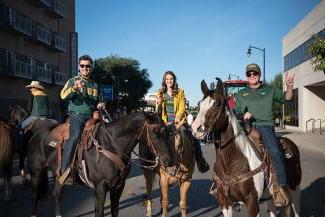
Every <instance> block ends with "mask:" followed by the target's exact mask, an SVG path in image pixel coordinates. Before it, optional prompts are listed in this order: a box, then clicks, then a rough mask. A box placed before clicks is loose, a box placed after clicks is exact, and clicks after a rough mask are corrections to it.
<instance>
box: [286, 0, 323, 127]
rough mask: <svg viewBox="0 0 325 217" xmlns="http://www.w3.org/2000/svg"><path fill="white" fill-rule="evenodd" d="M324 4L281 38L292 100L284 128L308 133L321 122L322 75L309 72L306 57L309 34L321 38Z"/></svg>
mask: <svg viewBox="0 0 325 217" xmlns="http://www.w3.org/2000/svg"><path fill="white" fill-rule="evenodd" d="M324 11H325V1H324V0H322V1H321V2H320V3H319V4H318V5H317V6H316V7H315V8H314V9H313V10H312V11H311V12H310V13H309V14H308V15H307V16H306V17H304V18H303V19H302V20H301V21H300V22H299V23H298V24H297V26H295V27H294V28H293V29H292V30H291V31H290V32H289V33H288V34H287V35H286V36H285V37H284V38H283V68H284V70H283V71H284V72H283V80H284V78H285V75H286V74H287V73H294V74H295V79H294V100H293V102H292V103H289V104H287V105H285V106H284V119H285V121H286V126H287V127H288V128H291V129H295V130H299V131H306V130H307V131H308V130H311V128H312V126H313V125H314V126H315V127H316V128H319V127H320V124H323V126H324V122H325V74H324V72H320V71H318V72H315V71H313V66H312V65H311V58H312V57H311V56H310V55H309V53H308V48H309V45H310V44H311V42H312V40H311V39H310V38H311V36H312V35H313V34H318V35H319V36H320V37H322V38H325V13H324Z"/></svg>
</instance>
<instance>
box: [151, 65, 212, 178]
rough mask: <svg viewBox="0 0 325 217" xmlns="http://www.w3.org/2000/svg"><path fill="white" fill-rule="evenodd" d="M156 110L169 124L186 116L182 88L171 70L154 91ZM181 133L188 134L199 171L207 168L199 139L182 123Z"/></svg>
mask: <svg viewBox="0 0 325 217" xmlns="http://www.w3.org/2000/svg"><path fill="white" fill-rule="evenodd" d="M156 97H157V100H156V111H157V112H158V113H159V114H161V118H162V119H163V121H164V122H165V123H166V124H167V125H169V124H178V123H180V122H182V121H183V120H184V119H185V117H186V112H185V94H184V90H183V89H181V88H178V84H177V81H176V76H175V74H174V73H173V72H172V71H167V72H165V73H164V76H163V79H162V83H161V88H160V90H159V91H158V92H157V93H156ZM180 130H181V132H182V135H190V136H191V138H192V140H193V144H194V149H195V158H196V162H197V166H198V169H199V171H200V172H202V173H204V172H206V171H208V170H209V165H208V163H207V162H206V161H205V159H204V157H203V155H202V150H201V145H200V142H199V140H197V139H195V138H194V137H193V136H192V133H190V132H188V131H189V130H188V129H187V128H186V127H185V126H184V125H183V126H181V128H180Z"/></svg>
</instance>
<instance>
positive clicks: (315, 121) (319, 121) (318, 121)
mask: <svg viewBox="0 0 325 217" xmlns="http://www.w3.org/2000/svg"><path fill="white" fill-rule="evenodd" d="M309 123H311V132H312V133H315V132H316V131H317V129H318V128H316V124H317V126H319V134H322V133H323V132H322V131H323V130H322V125H323V124H324V123H325V119H324V120H322V119H320V118H318V119H315V118H310V119H308V120H307V121H306V132H307V131H308V125H309Z"/></svg>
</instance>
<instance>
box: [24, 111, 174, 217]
mask: <svg viewBox="0 0 325 217" xmlns="http://www.w3.org/2000/svg"><path fill="white" fill-rule="evenodd" d="M47 123H48V121H47V120H43V124H42V128H41V129H40V130H39V131H37V132H36V133H35V134H34V135H33V136H32V138H31V139H30V141H29V145H28V153H27V160H28V167H29V171H30V174H31V186H32V193H33V203H32V206H33V207H32V215H33V216H36V208H37V202H38V201H39V199H40V198H41V196H42V195H43V196H44V195H45V193H46V190H47V185H48V181H47V180H48V178H47V170H48V169H49V170H51V171H52V173H53V174H54V175H56V172H55V171H56V169H57V149H56V148H54V147H52V146H50V145H49V144H51V142H52V138H51V136H50V131H51V129H53V128H54V127H56V126H57V124H47ZM166 140H167V131H166V126H165V125H164V124H163V121H162V120H161V118H159V116H158V115H156V114H154V113H144V112H137V113H132V114H130V115H128V116H126V117H124V118H121V119H119V120H117V121H114V122H111V123H108V124H107V123H104V122H100V123H99V126H98V128H97V133H96V134H94V135H92V142H91V143H90V147H88V149H87V150H84V153H83V156H84V159H85V164H86V168H87V170H88V175H87V177H88V178H87V180H88V182H91V183H92V185H93V186H92V188H93V190H94V196H95V216H96V217H99V216H104V204H105V199H106V194H107V192H108V191H109V192H110V200H111V215H112V216H113V217H116V216H118V210H119V200H120V197H121V194H122V191H123V189H124V185H125V180H126V177H127V175H128V174H129V168H130V167H129V165H130V162H131V153H132V151H133V149H134V148H135V146H136V145H137V144H138V142H145V143H146V144H148V145H149V146H150V150H151V152H152V153H154V155H155V156H158V157H159V162H160V163H161V164H162V165H169V164H170V162H171V158H170V153H169V149H168V146H167V145H166V144H167V142H166ZM87 144H89V142H88V143H87ZM78 147H80V146H78ZM108 151H110V153H114V155H115V159H116V158H118V159H119V162H122V164H123V165H125V169H121V168H120V167H119V165H118V164H117V163H116V161H115V160H114V161H113V160H111V158H108V157H107V156H106V154H105V153H107V152H108ZM76 162H77V161H76ZM74 167H75V168H78V165H76V164H75V165H74ZM78 172H80V171H78ZM62 188H63V185H61V184H60V182H59V180H58V179H55V183H54V191H53V194H54V199H55V212H56V216H61V207H60V202H61V191H62Z"/></svg>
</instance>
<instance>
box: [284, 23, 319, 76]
mask: <svg viewBox="0 0 325 217" xmlns="http://www.w3.org/2000/svg"><path fill="white" fill-rule="evenodd" d="M317 35H318V36H319V37H321V38H325V29H323V30H322V31H320V32H319V33H317ZM312 41H313V39H312V38H310V39H308V40H307V41H306V42H304V43H303V44H301V45H300V46H299V47H297V48H296V49H294V50H293V51H291V52H290V53H289V54H288V55H286V56H285V57H284V58H283V62H284V71H288V70H289V69H291V68H293V67H295V66H297V65H299V64H301V63H303V62H305V61H307V60H309V59H310V58H312V56H311V55H310V54H309V47H310V45H311V43H312Z"/></svg>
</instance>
